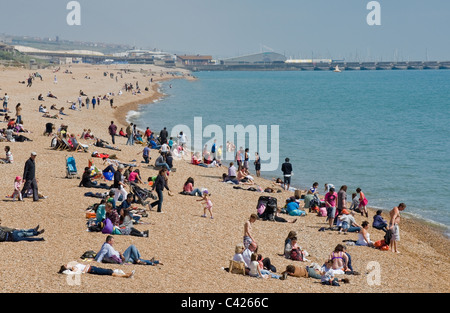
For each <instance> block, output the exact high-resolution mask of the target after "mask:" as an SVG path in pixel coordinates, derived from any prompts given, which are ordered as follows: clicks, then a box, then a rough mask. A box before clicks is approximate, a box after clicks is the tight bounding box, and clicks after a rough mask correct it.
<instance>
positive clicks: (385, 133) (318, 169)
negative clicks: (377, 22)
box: [129, 70, 450, 234]
mask: <svg viewBox="0 0 450 313" xmlns="http://www.w3.org/2000/svg"><path fill="white" fill-rule="evenodd" d="M195 76H196V77H197V78H198V80H197V81H194V82H192V81H187V80H182V79H177V80H172V81H170V82H166V83H163V84H162V85H161V90H162V92H163V93H165V94H166V97H164V98H163V99H162V100H160V101H158V102H156V103H153V104H150V105H144V106H141V107H140V110H139V114H133V115H132V116H130V117H129V119H130V121H132V122H135V123H137V125H138V126H139V127H140V128H142V129H145V127H147V126H148V127H150V128H151V129H152V130H154V131H155V132H157V133H159V130H160V129H162V128H163V127H167V129H168V130H169V131H170V130H171V128H172V127H174V126H175V125H178V124H184V125H188V126H189V127H191V129H194V125H193V123H194V117H202V122H203V127H205V126H206V125H210V124H216V125H219V126H220V127H222V128H223V129H224V133H225V127H226V125H239V124H241V125H244V126H247V125H256V126H258V125H269V126H270V125H279V166H278V169H277V170H275V171H272V172H263V173H262V176H263V177H266V178H269V179H271V178H272V177H282V173H281V171H280V168H281V163H282V162H283V161H284V159H285V158H286V157H288V158H289V159H290V162H291V163H292V165H293V172H294V175H293V176H292V182H291V184H292V186H294V187H297V188H300V189H306V188H309V187H310V186H311V185H312V183H313V182H319V184H320V188H321V190H320V191H321V194H324V193H323V191H324V188H323V186H324V184H325V183H331V184H333V185H335V186H336V188H337V190H338V189H339V188H340V186H342V185H347V186H348V189H347V194H348V200H349V201H350V200H351V194H352V193H353V192H355V190H356V188H358V187H359V188H361V189H362V191H363V192H364V193H365V195H366V197H367V199H368V200H369V204H368V206H370V207H375V208H380V209H384V210H390V209H391V208H393V207H394V206H397V205H398V204H399V203H400V202H404V203H406V204H407V209H406V211H405V213H406V212H407V213H409V214H412V215H414V216H416V217H418V218H420V219H423V220H424V221H428V222H430V223H432V224H434V225H437V226H439V227H441V228H443V229H444V231H446V232H447V234H449V233H450V231H449V230H450V204H449V200H450V196H449V195H450V183H449V182H450V143H449V135H450V71H447V70H423V71H415V70H408V71H406V70H405V71H394V70H393V71H343V72H341V73H335V72H333V71H285V72H278V71H273V72H271V71H267V72H259V71H258V72H248V71H247V72H245V71H229V72H198V73H195ZM209 139H210V138H204V139H203V140H204V142H203V143H205V142H206V141H208V140H209ZM223 144H225V138H224V142H223ZM270 145H271V143H270V140H269V150H270ZM254 152H255V151H250V154H251V156H253V155H254ZM250 164H251V165H252V163H250ZM252 169H253V167H252V166H250V170H252ZM263 187H264V186H263Z"/></svg>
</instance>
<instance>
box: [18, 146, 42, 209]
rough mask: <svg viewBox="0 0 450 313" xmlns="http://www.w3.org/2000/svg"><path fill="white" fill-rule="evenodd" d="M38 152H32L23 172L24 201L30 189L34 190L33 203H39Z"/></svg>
mask: <svg viewBox="0 0 450 313" xmlns="http://www.w3.org/2000/svg"><path fill="white" fill-rule="evenodd" d="M36 155H37V154H36V152H31V156H30V158H29V159H28V160H27V161H26V162H25V168H24V171H23V188H22V199H23V198H25V195H26V193H27V192H28V189H30V188H31V189H33V201H39V194H38V186H37V180H36V164H35V160H36Z"/></svg>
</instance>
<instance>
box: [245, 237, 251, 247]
mask: <svg viewBox="0 0 450 313" xmlns="http://www.w3.org/2000/svg"><path fill="white" fill-rule="evenodd" d="M251 243H252V239H251V238H250V237H248V236H244V247H245V249H248V247H249V246H250V244H251Z"/></svg>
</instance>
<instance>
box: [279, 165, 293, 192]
mask: <svg viewBox="0 0 450 313" xmlns="http://www.w3.org/2000/svg"><path fill="white" fill-rule="evenodd" d="M281 171H282V172H283V176H284V189H285V190H289V187H290V185H291V175H292V164H291V163H289V158H286V159H285V160H284V163H283V164H282V165H281Z"/></svg>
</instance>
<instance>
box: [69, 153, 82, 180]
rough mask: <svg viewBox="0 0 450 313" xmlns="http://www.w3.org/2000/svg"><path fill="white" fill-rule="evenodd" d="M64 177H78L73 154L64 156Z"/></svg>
mask: <svg viewBox="0 0 450 313" xmlns="http://www.w3.org/2000/svg"><path fill="white" fill-rule="evenodd" d="M66 170H67V171H66V178H75V177H77V178H78V179H79V178H80V177H79V176H78V170H77V164H76V162H75V158H74V157H73V156H70V157H66Z"/></svg>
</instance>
